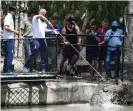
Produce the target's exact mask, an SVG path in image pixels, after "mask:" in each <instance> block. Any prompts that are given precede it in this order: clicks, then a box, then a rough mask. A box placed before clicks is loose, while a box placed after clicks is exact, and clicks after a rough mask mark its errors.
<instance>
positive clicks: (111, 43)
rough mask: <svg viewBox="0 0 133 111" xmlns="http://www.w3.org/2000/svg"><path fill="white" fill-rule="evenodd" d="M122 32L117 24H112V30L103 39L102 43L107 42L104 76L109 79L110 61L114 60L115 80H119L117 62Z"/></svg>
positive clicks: (122, 37)
mask: <svg viewBox="0 0 133 111" xmlns="http://www.w3.org/2000/svg"><path fill="white" fill-rule="evenodd" d="M122 34H123V31H122V30H121V29H118V22H117V21H113V22H112V29H109V30H108V31H107V32H106V34H105V37H104V41H105V42H107V46H108V48H107V56H106V74H107V76H108V77H109V78H111V77H112V75H111V60H112V58H114V60H115V72H114V77H115V79H117V78H119V61H120V52H121V46H122V45H123V42H124V36H122Z"/></svg>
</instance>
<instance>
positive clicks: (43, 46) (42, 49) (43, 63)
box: [39, 39, 47, 72]
mask: <svg viewBox="0 0 133 111" xmlns="http://www.w3.org/2000/svg"><path fill="white" fill-rule="evenodd" d="M39 43H40V49H39V50H40V52H41V69H42V71H43V72H45V70H46V59H45V58H46V50H47V45H46V41H45V40H44V39H39Z"/></svg>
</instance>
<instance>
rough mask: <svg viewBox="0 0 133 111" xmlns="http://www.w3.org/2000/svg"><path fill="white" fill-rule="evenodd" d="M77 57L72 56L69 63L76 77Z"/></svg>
mask: <svg viewBox="0 0 133 111" xmlns="http://www.w3.org/2000/svg"><path fill="white" fill-rule="evenodd" d="M78 58H79V56H78V55H73V56H72V59H71V61H70V65H71V66H72V68H73V69H74V71H75V73H76V75H78V73H79V72H78V69H77V65H76V62H77V61H78Z"/></svg>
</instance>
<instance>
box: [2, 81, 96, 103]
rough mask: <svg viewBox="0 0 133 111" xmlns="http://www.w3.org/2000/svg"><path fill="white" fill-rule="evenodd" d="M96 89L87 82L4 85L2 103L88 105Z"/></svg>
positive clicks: (94, 85)
mask: <svg viewBox="0 0 133 111" xmlns="http://www.w3.org/2000/svg"><path fill="white" fill-rule="evenodd" d="M96 87H97V84H90V83H85V82H46V83H42V84H37V83H36V84H31V85H29V84H23V83H17V84H11V85H7V86H6V85H2V87H1V102H2V104H3V105H4V104H6V105H28V104H70V103H86V102H90V100H91V97H92V95H93V94H94V91H95V89H96Z"/></svg>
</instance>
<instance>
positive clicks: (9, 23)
mask: <svg viewBox="0 0 133 111" xmlns="http://www.w3.org/2000/svg"><path fill="white" fill-rule="evenodd" d="M14 15H15V8H14V7H12V6H10V7H9V13H8V14H7V15H6V17H5V19H4V28H3V29H4V32H3V38H4V39H5V59H4V69H3V72H4V73H11V72H12V70H11V66H12V61H13V54H14V44H15V41H14V39H13V38H14V34H18V31H17V30H14V21H13V16H14Z"/></svg>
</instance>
